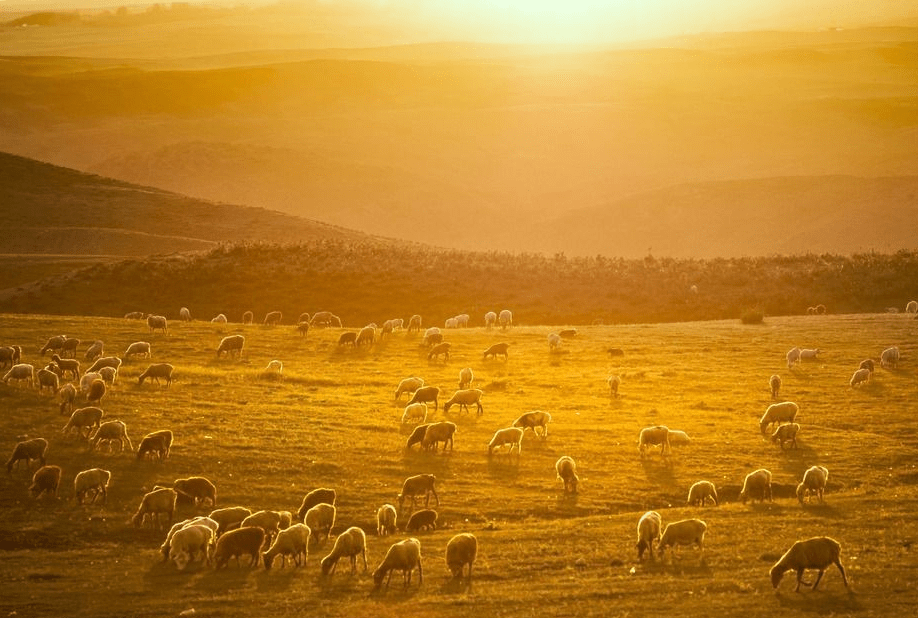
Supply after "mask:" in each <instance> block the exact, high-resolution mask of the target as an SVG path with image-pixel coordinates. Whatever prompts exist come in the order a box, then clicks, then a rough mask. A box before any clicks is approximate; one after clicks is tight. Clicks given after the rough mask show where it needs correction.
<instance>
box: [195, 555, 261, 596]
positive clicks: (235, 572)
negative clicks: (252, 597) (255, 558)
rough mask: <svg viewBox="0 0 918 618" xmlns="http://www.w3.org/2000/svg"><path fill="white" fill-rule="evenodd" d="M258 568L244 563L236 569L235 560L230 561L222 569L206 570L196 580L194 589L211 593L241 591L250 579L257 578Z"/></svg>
mask: <svg viewBox="0 0 918 618" xmlns="http://www.w3.org/2000/svg"><path fill="white" fill-rule="evenodd" d="M259 568H260V567H256V566H249V565H248V564H246V563H243V564H241V565H240V566H238V567H237V566H236V565H235V560H231V561H230V564H229V565H227V566H226V567H224V568H222V569H219V570H217V569H208V570H207V571H206V572H205V573H204V574H203V575H202V576H201V577H200V579H198V580H197V582H196V587H197V588H199V589H201V590H204V591H206V592H211V593H215V592H226V591H228V590H234V589H242V588H244V587H245V584H246V582H247V580H248V579H249V578H250V577H252V576H256V577H257V576H258V573H259ZM261 570H264V569H263V568H261Z"/></svg>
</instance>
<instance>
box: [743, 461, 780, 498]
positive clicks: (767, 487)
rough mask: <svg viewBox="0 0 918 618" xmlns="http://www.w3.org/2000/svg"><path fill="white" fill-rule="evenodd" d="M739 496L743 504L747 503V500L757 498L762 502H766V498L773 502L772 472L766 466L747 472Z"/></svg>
mask: <svg viewBox="0 0 918 618" xmlns="http://www.w3.org/2000/svg"><path fill="white" fill-rule="evenodd" d="M739 497H740V500H742V501H743V504H746V500H750V499H751V500H752V501H753V502H755V500H756V498H758V499H759V501H761V502H765V500H766V499H768V501H769V502H773V501H774V500H773V499H772V496H771V472H769V471H768V470H766V469H765V468H759V469H758V470H755V471H753V472H750V473H749V474H747V475H746V478H745V480H744V481H743V489H742V491H740V494H739Z"/></svg>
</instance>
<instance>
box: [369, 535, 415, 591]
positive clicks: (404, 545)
mask: <svg viewBox="0 0 918 618" xmlns="http://www.w3.org/2000/svg"><path fill="white" fill-rule="evenodd" d="M415 567H417V569H418V586H419V587H420V585H421V584H422V583H424V570H423V568H422V567H421V542H420V541H419V540H417V539H416V538H413V537H412V538H409V539H405V540H404V541H399V542H398V543H395V544H393V545H392V546H391V547H389V550H388V551H387V552H386V557H385V558H383V561H382V562H381V563H380V565H379V566H378V567H376V570H375V571H373V584H374V588H375V589H377V590H378V589H379V588H380V587H381V586H382V581H383V578H386V588H387V589H388V588H389V581H390V580H391V579H392V571H395V570H399V571H401V572H402V576H403V579H404V582H405V583H404V587H405V588H407V587H408V585H409V584H410V583H411V573H412V571H414V568H415ZM387 576H388V577H387Z"/></svg>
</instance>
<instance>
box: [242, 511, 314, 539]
mask: <svg viewBox="0 0 918 618" xmlns="http://www.w3.org/2000/svg"><path fill="white" fill-rule="evenodd" d="M306 525H307V526H308V525H309V524H308V523H307V524H306ZM239 527H240V528H261V530H262V531H263V532H264V533H265V535H264V544H265V546H270V545H271V540H272V539H273V538H274V536H275V535H276V534H277V533H278V532H280V529H281V514H280V512H278V511H269V510H262V511H256V512H255V513H252V514H251V515H249V516H248V517H246V518H245V519H243V520H242V523H241V524H239ZM310 528H311V526H310Z"/></svg>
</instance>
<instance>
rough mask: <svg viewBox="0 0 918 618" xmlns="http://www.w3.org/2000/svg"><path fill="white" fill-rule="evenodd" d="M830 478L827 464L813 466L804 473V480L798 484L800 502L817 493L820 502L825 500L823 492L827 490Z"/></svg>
mask: <svg viewBox="0 0 918 618" xmlns="http://www.w3.org/2000/svg"><path fill="white" fill-rule="evenodd" d="M828 480H829V469H828V468H826V467H825V466H812V467H811V468H808V469H807V471H806V472H804V473H803V481H801V483H800V484H799V485H797V500H798V501H799V502H800V504H803V503H804V501H805V500H806V499H807V498H808V497H809V496H810V495H811V494H816V497H817V498H818V499H819V501H820V502H823V501H824V500H823V494H824V493H825V490H826V481H828Z"/></svg>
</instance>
